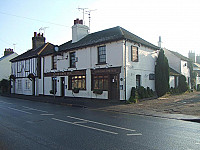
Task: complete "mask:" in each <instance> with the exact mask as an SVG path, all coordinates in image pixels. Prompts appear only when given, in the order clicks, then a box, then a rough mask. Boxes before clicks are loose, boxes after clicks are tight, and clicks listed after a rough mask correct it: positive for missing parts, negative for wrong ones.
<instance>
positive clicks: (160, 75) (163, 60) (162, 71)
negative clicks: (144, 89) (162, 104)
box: [155, 49, 169, 97]
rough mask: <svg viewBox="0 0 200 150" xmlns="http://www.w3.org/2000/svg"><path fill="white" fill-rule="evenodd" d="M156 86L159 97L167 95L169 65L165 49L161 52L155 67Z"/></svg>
mask: <svg viewBox="0 0 200 150" xmlns="http://www.w3.org/2000/svg"><path fill="white" fill-rule="evenodd" d="M155 86H156V92H157V95H158V96H159V97H160V96H163V95H164V94H166V92H168V90H169V64H168V59H167V57H166V56H165V54H164V51H163V49H161V50H160V52H159V55H158V59H157V63H156V66H155Z"/></svg>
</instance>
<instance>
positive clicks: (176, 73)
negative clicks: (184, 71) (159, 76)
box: [169, 67, 180, 75]
mask: <svg viewBox="0 0 200 150" xmlns="http://www.w3.org/2000/svg"><path fill="white" fill-rule="evenodd" d="M169 74H170V75H180V73H178V72H177V71H176V70H174V69H172V68H171V67H169Z"/></svg>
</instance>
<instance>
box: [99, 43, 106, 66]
mask: <svg viewBox="0 0 200 150" xmlns="http://www.w3.org/2000/svg"><path fill="white" fill-rule="evenodd" d="M97 58H98V64H106V45H104V46H99V47H97ZM102 60H103V61H102Z"/></svg>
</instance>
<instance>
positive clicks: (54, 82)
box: [51, 77, 57, 91]
mask: <svg viewBox="0 0 200 150" xmlns="http://www.w3.org/2000/svg"><path fill="white" fill-rule="evenodd" d="M51 83H52V86H51V87H52V90H53V91H54V90H55V91H57V77H52V82H51Z"/></svg>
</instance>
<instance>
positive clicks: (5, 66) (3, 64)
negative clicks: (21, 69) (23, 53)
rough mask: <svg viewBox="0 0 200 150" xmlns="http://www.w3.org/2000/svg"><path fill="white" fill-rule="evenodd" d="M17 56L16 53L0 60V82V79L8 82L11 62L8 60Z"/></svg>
mask: <svg viewBox="0 0 200 150" xmlns="http://www.w3.org/2000/svg"><path fill="white" fill-rule="evenodd" d="M16 56H17V53H13V54H10V55H8V56H5V57H3V58H0V70H1V73H0V81H1V80H2V79H7V80H9V77H10V75H11V62H10V60H11V59H13V58H15V57H16Z"/></svg>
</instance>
